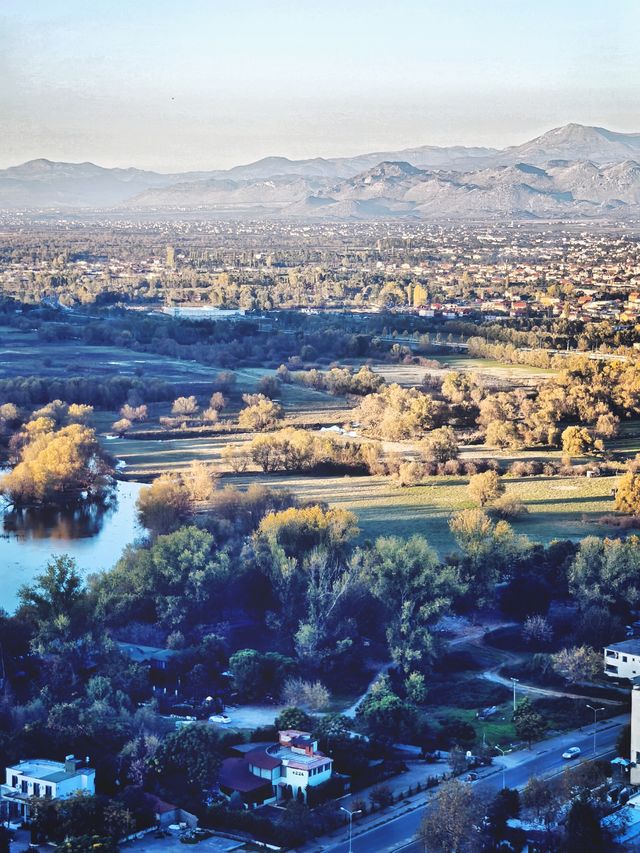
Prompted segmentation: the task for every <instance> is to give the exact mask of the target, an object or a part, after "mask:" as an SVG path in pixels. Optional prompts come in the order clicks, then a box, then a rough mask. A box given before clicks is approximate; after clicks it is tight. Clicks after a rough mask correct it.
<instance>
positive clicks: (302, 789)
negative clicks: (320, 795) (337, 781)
mask: <svg viewBox="0 0 640 853" xmlns="http://www.w3.org/2000/svg"><path fill="white" fill-rule="evenodd" d="M332 765H333V759H331V758H327V756H326V755H324V754H323V753H322V752H319V751H318V742H317V741H316V740H314V739H313V738H312V737H311V735H310V734H309V733H308V732H301V731H298V730H297V729H287V730H286V731H281V732H279V741H278V743H276V744H270V745H263V746H256V747H255V748H253V749H251V750H250V751H249V752H247V753H246V754H245V755H244V756H243V757H242V758H227V759H226V760H225V761H223V763H222V769H221V772H220V789H221V791H222V792H223V793H224V794H226V795H227V796H231V795H232V794H233V793H234V792H238V793H239V794H240V796H241V797H242V799H243V801H244V803H245V805H248V806H254V805H257V804H260V803H274V802H277V801H278V800H284V799H291V798H294V797H297V798H301V799H304V800H305V802H306V799H307V788H308V787H309V786H312V787H313V786H315V785H321V784H322V783H323V782H328V781H329V779H331V774H332Z"/></svg>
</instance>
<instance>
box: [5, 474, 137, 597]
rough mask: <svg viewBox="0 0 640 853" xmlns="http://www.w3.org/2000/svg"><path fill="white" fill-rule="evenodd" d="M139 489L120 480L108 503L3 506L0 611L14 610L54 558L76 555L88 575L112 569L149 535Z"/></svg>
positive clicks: (75, 557)
mask: <svg viewBox="0 0 640 853" xmlns="http://www.w3.org/2000/svg"><path fill="white" fill-rule="evenodd" d="M140 488H141V486H140V484H139V483H130V482H119V483H117V484H116V487H115V489H114V492H113V494H110V495H108V497H107V499H106V500H104V501H99V502H89V501H85V502H82V503H75V504H71V505H69V506H66V507H62V508H56V509H51V508H47V509H44V508H40V509H37V508H28V509H20V510H14V509H11V508H9V507H6V506H4V507H3V506H0V519H1V522H0V607H3V608H4V609H5V610H8V611H12V610H13V609H14V607H15V605H16V601H17V591H18V588H19V587H20V586H21V585H22V584H23V583H27V582H29V581H30V580H31V579H32V578H33V577H35V576H36V575H39V574H40V573H41V572H42V570H43V569H44V567H45V566H46V564H47V563H48V562H49V560H50V559H51V557H52V556H54V555H55V556H59V555H61V554H68V555H69V556H70V557H73V558H74V559H75V560H76V563H77V565H78V568H79V569H80V571H81V572H82V573H83V574H88V573H90V572H97V571H101V570H103V569H110V568H111V567H112V566H113V565H114V564H115V563H116V561H117V560H118V558H119V557H120V555H121V554H122V551H123V550H124V548H125V547H126V546H127V545H128V544H130V543H131V542H133V541H134V540H136V539H137V538H139V537H140V536H142V535H144V532H145V531H144V530H143V529H142V528H141V527H140V526H139V525H138V522H137V515H136V498H137V497H138V493H139V491H140Z"/></svg>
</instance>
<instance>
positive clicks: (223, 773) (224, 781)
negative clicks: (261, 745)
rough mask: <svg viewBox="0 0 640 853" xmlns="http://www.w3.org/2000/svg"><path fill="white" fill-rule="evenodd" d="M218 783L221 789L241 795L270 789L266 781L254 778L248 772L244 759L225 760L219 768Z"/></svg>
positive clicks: (257, 777)
mask: <svg viewBox="0 0 640 853" xmlns="http://www.w3.org/2000/svg"><path fill="white" fill-rule="evenodd" d="M218 782H219V785H220V787H221V788H228V789H229V790H231V791H239V792H240V793H241V794H246V793H248V792H249V791H257V790H258V789H259V788H264V787H265V786H266V787H268V788H271V785H270V783H269V782H268V780H266V779H261V778H260V777H259V776H254V775H253V773H251V772H250V771H249V765H248V764H247V762H246V760H245V759H244V758H225V759H224V760H223V762H222V766H221V767H220V776H219V779H218Z"/></svg>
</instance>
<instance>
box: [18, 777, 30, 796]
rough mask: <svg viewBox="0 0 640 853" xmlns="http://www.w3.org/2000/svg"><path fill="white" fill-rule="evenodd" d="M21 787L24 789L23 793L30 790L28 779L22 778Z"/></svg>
mask: <svg viewBox="0 0 640 853" xmlns="http://www.w3.org/2000/svg"><path fill="white" fill-rule="evenodd" d="M20 789H21V790H22V793H23V794H26V793H27V791H28V790H29V786H28V784H27V780H26V779H23V780H22V783H21V785H20Z"/></svg>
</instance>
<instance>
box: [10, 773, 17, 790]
mask: <svg viewBox="0 0 640 853" xmlns="http://www.w3.org/2000/svg"><path fill="white" fill-rule="evenodd" d="M11 785H12V786H13V787H14V788H17V787H18V777H17V776H15V775H14V776H12V777H11Z"/></svg>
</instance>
